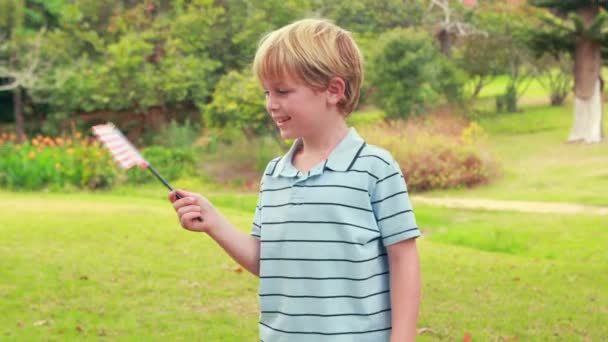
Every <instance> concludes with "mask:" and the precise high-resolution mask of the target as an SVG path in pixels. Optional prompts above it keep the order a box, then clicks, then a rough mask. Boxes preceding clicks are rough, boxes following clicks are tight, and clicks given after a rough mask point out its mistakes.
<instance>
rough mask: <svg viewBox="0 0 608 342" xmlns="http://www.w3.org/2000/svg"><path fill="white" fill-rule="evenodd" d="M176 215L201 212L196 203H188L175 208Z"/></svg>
mask: <svg viewBox="0 0 608 342" xmlns="http://www.w3.org/2000/svg"><path fill="white" fill-rule="evenodd" d="M177 213H178V215H185V214H187V213H198V214H200V213H201V207H200V206H198V205H188V206H185V207H181V208H179V209H177Z"/></svg>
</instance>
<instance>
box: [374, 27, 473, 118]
mask: <svg viewBox="0 0 608 342" xmlns="http://www.w3.org/2000/svg"><path fill="white" fill-rule="evenodd" d="M370 64H371V66H370V67H369V74H370V75H369V79H370V83H371V86H373V87H374V92H373V93H372V94H371V97H372V100H373V102H374V103H375V104H376V105H377V106H379V107H381V108H382V109H384V111H385V112H386V115H387V117H389V118H397V117H401V118H405V117H408V116H410V115H412V114H414V115H415V114H421V113H423V112H424V111H426V110H427V109H428V107H429V105H435V104H437V103H441V102H450V101H457V100H460V99H462V88H463V87H464V83H465V77H464V73H463V72H462V71H461V70H460V69H459V68H458V67H457V66H456V65H454V64H453V63H452V62H451V61H449V60H447V59H446V58H445V57H444V56H443V55H441V53H440V52H439V49H438V48H437V46H436V44H435V41H434V39H433V38H432V37H431V36H430V35H429V34H428V33H426V32H423V31H419V30H415V29H402V28H399V29H394V30H392V31H389V32H387V33H386V34H384V35H383V36H382V37H381V38H380V40H379V42H378V46H377V48H376V49H375V52H374V53H373V54H372V57H371V62H370Z"/></svg>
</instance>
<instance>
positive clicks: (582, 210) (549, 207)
mask: <svg viewBox="0 0 608 342" xmlns="http://www.w3.org/2000/svg"><path fill="white" fill-rule="evenodd" d="M412 202H413V203H414V205H416V203H423V204H429V205H435V206H442V207H447V208H461V209H485V210H496V211H518V212H524V213H544V214H572V215H575V214H592V215H608V207H596V206H589V205H582V204H574V203H556V202H531V201H505V200H490V199H481V198H433V197H424V196H412Z"/></svg>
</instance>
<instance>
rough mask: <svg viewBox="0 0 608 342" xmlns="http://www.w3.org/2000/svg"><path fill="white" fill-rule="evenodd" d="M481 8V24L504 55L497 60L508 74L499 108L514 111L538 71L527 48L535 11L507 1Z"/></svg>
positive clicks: (498, 102)
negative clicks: (510, 5) (514, 5)
mask: <svg viewBox="0 0 608 342" xmlns="http://www.w3.org/2000/svg"><path fill="white" fill-rule="evenodd" d="M482 10H483V15H480V16H479V19H478V21H479V25H480V27H481V28H482V29H483V30H485V31H487V32H488V33H489V35H490V37H491V39H493V40H494V43H495V44H496V45H495V47H497V51H500V54H501V55H499V56H498V61H500V63H504V64H503V65H504V69H503V71H504V72H505V73H506V74H507V75H508V76H509V82H508V83H507V86H506V87H505V90H504V93H503V95H502V96H500V97H499V98H497V108H498V109H499V111H500V110H502V108H500V107H503V106H504V108H505V109H506V110H507V111H509V112H515V111H517V104H518V101H519V98H520V97H521V96H522V94H523V93H525V91H526V90H527V88H528V87H529V86H530V84H531V82H532V80H533V77H534V74H535V71H534V70H533V68H532V67H531V66H532V63H531V62H532V60H533V56H532V54H531V52H530V50H529V49H528V45H529V41H530V39H531V32H532V30H533V29H532V28H533V27H534V23H535V20H536V19H535V17H534V12H533V11H530V10H529V8H527V7H525V6H523V7H521V8H516V9H512V8H510V7H509V6H508V5H507V4H492V5H487V6H484V7H483V9H482ZM522 18H525V20H522ZM498 47H499V48H498Z"/></svg>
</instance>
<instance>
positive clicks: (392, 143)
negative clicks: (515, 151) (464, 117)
mask: <svg viewBox="0 0 608 342" xmlns="http://www.w3.org/2000/svg"><path fill="white" fill-rule="evenodd" d="M443 120H446V119H439V120H437V121H438V123H432V122H431V123H429V122H428V120H427V121H421V122H413V121H410V122H407V123H406V122H403V121H398V122H391V123H390V124H387V123H381V124H378V125H376V126H367V127H364V128H362V129H361V130H360V131H361V134H362V135H363V136H364V137H365V138H366V140H367V141H369V142H370V143H373V144H376V145H378V146H382V147H384V148H386V149H387V150H389V151H390V152H391V154H392V155H393V156H394V157H395V159H396V160H397V161H398V162H399V164H400V166H401V169H402V171H403V173H404V175H405V178H406V180H407V184H408V188H409V189H411V190H415V191H427V190H433V189H447V188H457V187H472V186H475V185H479V184H483V183H487V182H489V181H490V179H491V178H492V177H493V176H495V175H496V173H497V168H496V165H495V164H494V163H493V162H492V161H491V160H490V158H489V157H488V156H487V155H485V154H484V152H483V150H482V148H481V147H480V141H482V140H483V139H484V136H485V133H484V132H483V129H482V128H481V126H479V125H477V124H476V123H470V124H464V125H462V124H463V123H462V122H461V123H460V124H461V125H462V126H460V128H459V129H458V131H459V132H458V134H454V133H453V130H454V128H453V127H454V125H453V123H452V124H450V125H445V127H450V130H449V131H447V130H442V128H441V127H442V123H441V121H443ZM456 127H459V126H458V125H456Z"/></svg>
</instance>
